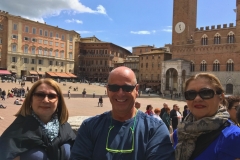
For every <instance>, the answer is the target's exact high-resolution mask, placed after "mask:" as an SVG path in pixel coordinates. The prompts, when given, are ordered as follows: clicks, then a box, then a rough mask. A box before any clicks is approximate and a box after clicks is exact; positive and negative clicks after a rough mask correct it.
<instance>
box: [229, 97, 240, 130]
mask: <svg viewBox="0 0 240 160" xmlns="http://www.w3.org/2000/svg"><path fill="white" fill-rule="evenodd" d="M227 102H228V106H227V111H228V113H229V114H230V118H229V119H230V120H231V122H232V123H233V124H236V125H237V126H239V124H238V121H237V116H236V115H237V114H236V113H237V109H238V108H240V97H239V96H229V97H227Z"/></svg>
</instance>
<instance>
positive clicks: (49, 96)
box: [33, 92, 58, 100]
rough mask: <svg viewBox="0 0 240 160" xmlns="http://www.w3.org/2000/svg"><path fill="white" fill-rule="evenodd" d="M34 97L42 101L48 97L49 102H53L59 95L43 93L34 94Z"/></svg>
mask: <svg viewBox="0 0 240 160" xmlns="http://www.w3.org/2000/svg"><path fill="white" fill-rule="evenodd" d="M33 95H34V96H35V97H36V98H38V99H41V100H43V99H44V98H45V97H46V96H47V97H48V99H49V100H53V99H56V98H57V97H58V95H57V94H54V93H50V94H45V93H41V92H35V93H33Z"/></svg>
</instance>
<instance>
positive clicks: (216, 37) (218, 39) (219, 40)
mask: <svg viewBox="0 0 240 160" xmlns="http://www.w3.org/2000/svg"><path fill="white" fill-rule="evenodd" d="M220 43H221V35H220V34H219V33H216V34H215V36H214V44H220Z"/></svg>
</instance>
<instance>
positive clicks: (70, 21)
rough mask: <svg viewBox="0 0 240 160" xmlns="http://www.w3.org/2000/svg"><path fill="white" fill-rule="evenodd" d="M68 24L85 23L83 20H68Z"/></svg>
mask: <svg viewBox="0 0 240 160" xmlns="http://www.w3.org/2000/svg"><path fill="white" fill-rule="evenodd" d="M65 22H66V23H74V22H75V23H78V24H82V23H83V22H82V21H81V20H77V19H67V20H65Z"/></svg>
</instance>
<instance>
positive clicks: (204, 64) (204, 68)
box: [190, 59, 234, 72]
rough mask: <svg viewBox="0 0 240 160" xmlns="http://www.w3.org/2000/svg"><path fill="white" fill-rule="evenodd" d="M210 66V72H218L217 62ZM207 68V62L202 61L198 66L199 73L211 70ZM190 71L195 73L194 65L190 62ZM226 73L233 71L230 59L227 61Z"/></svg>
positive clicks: (218, 65) (218, 64)
mask: <svg viewBox="0 0 240 160" xmlns="http://www.w3.org/2000/svg"><path fill="white" fill-rule="evenodd" d="M211 66H212V71H214V72H218V71H220V63H219V61H218V60H215V61H214V63H213V64H212V65H211ZM207 67H208V65H207V62H206V61H205V60H203V61H202V62H201V64H200V71H207V70H211V68H210V69H209V68H207ZM190 71H191V72H194V71H195V64H194V63H193V62H191V65H190ZM226 71H234V63H233V61H232V60H231V59H229V60H228V61H227V64H226Z"/></svg>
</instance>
